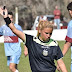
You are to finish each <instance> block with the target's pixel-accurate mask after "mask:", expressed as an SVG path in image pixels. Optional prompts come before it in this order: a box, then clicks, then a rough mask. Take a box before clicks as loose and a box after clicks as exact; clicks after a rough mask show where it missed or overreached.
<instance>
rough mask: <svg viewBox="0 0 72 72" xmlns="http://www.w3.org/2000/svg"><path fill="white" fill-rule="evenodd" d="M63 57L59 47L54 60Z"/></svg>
mask: <svg viewBox="0 0 72 72" xmlns="http://www.w3.org/2000/svg"><path fill="white" fill-rule="evenodd" d="M62 57H63V54H62V51H61V49H60V47H59V46H58V47H57V56H56V60H58V59H60V58H62Z"/></svg>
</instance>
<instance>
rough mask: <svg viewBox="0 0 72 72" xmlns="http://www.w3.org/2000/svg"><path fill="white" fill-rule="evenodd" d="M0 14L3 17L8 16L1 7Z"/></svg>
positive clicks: (5, 10)
mask: <svg viewBox="0 0 72 72" xmlns="http://www.w3.org/2000/svg"><path fill="white" fill-rule="evenodd" d="M0 15H2V16H3V17H4V18H6V17H7V16H8V11H7V9H6V8H5V9H3V7H0Z"/></svg>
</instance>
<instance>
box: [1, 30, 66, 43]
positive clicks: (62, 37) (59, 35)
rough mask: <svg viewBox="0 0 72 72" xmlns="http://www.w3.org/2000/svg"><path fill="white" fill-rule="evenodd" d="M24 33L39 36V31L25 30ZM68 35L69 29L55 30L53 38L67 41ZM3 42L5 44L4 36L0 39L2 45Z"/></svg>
mask: <svg viewBox="0 0 72 72" xmlns="http://www.w3.org/2000/svg"><path fill="white" fill-rule="evenodd" d="M23 32H24V33H26V34H30V35H33V36H36V35H37V30H24V31H23ZM66 33H67V29H54V30H53V33H52V36H51V38H52V39H54V40H58V41H61V40H65V36H66ZM3 42H4V36H2V37H0V43H3ZM21 42H22V40H21Z"/></svg>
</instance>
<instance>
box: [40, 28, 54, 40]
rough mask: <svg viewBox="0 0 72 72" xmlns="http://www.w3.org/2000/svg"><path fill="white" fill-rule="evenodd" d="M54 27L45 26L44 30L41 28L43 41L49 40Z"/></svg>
mask: <svg viewBox="0 0 72 72" xmlns="http://www.w3.org/2000/svg"><path fill="white" fill-rule="evenodd" d="M52 31H53V29H52V28H44V29H43V30H40V31H39V32H40V39H41V40H43V41H48V40H49V39H50V37H51V35H52Z"/></svg>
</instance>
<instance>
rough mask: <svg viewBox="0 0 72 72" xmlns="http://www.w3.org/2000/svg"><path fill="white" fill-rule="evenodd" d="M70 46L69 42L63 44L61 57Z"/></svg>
mask: <svg viewBox="0 0 72 72" xmlns="http://www.w3.org/2000/svg"><path fill="white" fill-rule="evenodd" d="M70 46H71V43H70V42H66V43H65V44H64V48H63V50H62V53H63V55H65V54H66V53H67V51H68V50H69V48H70Z"/></svg>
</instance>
